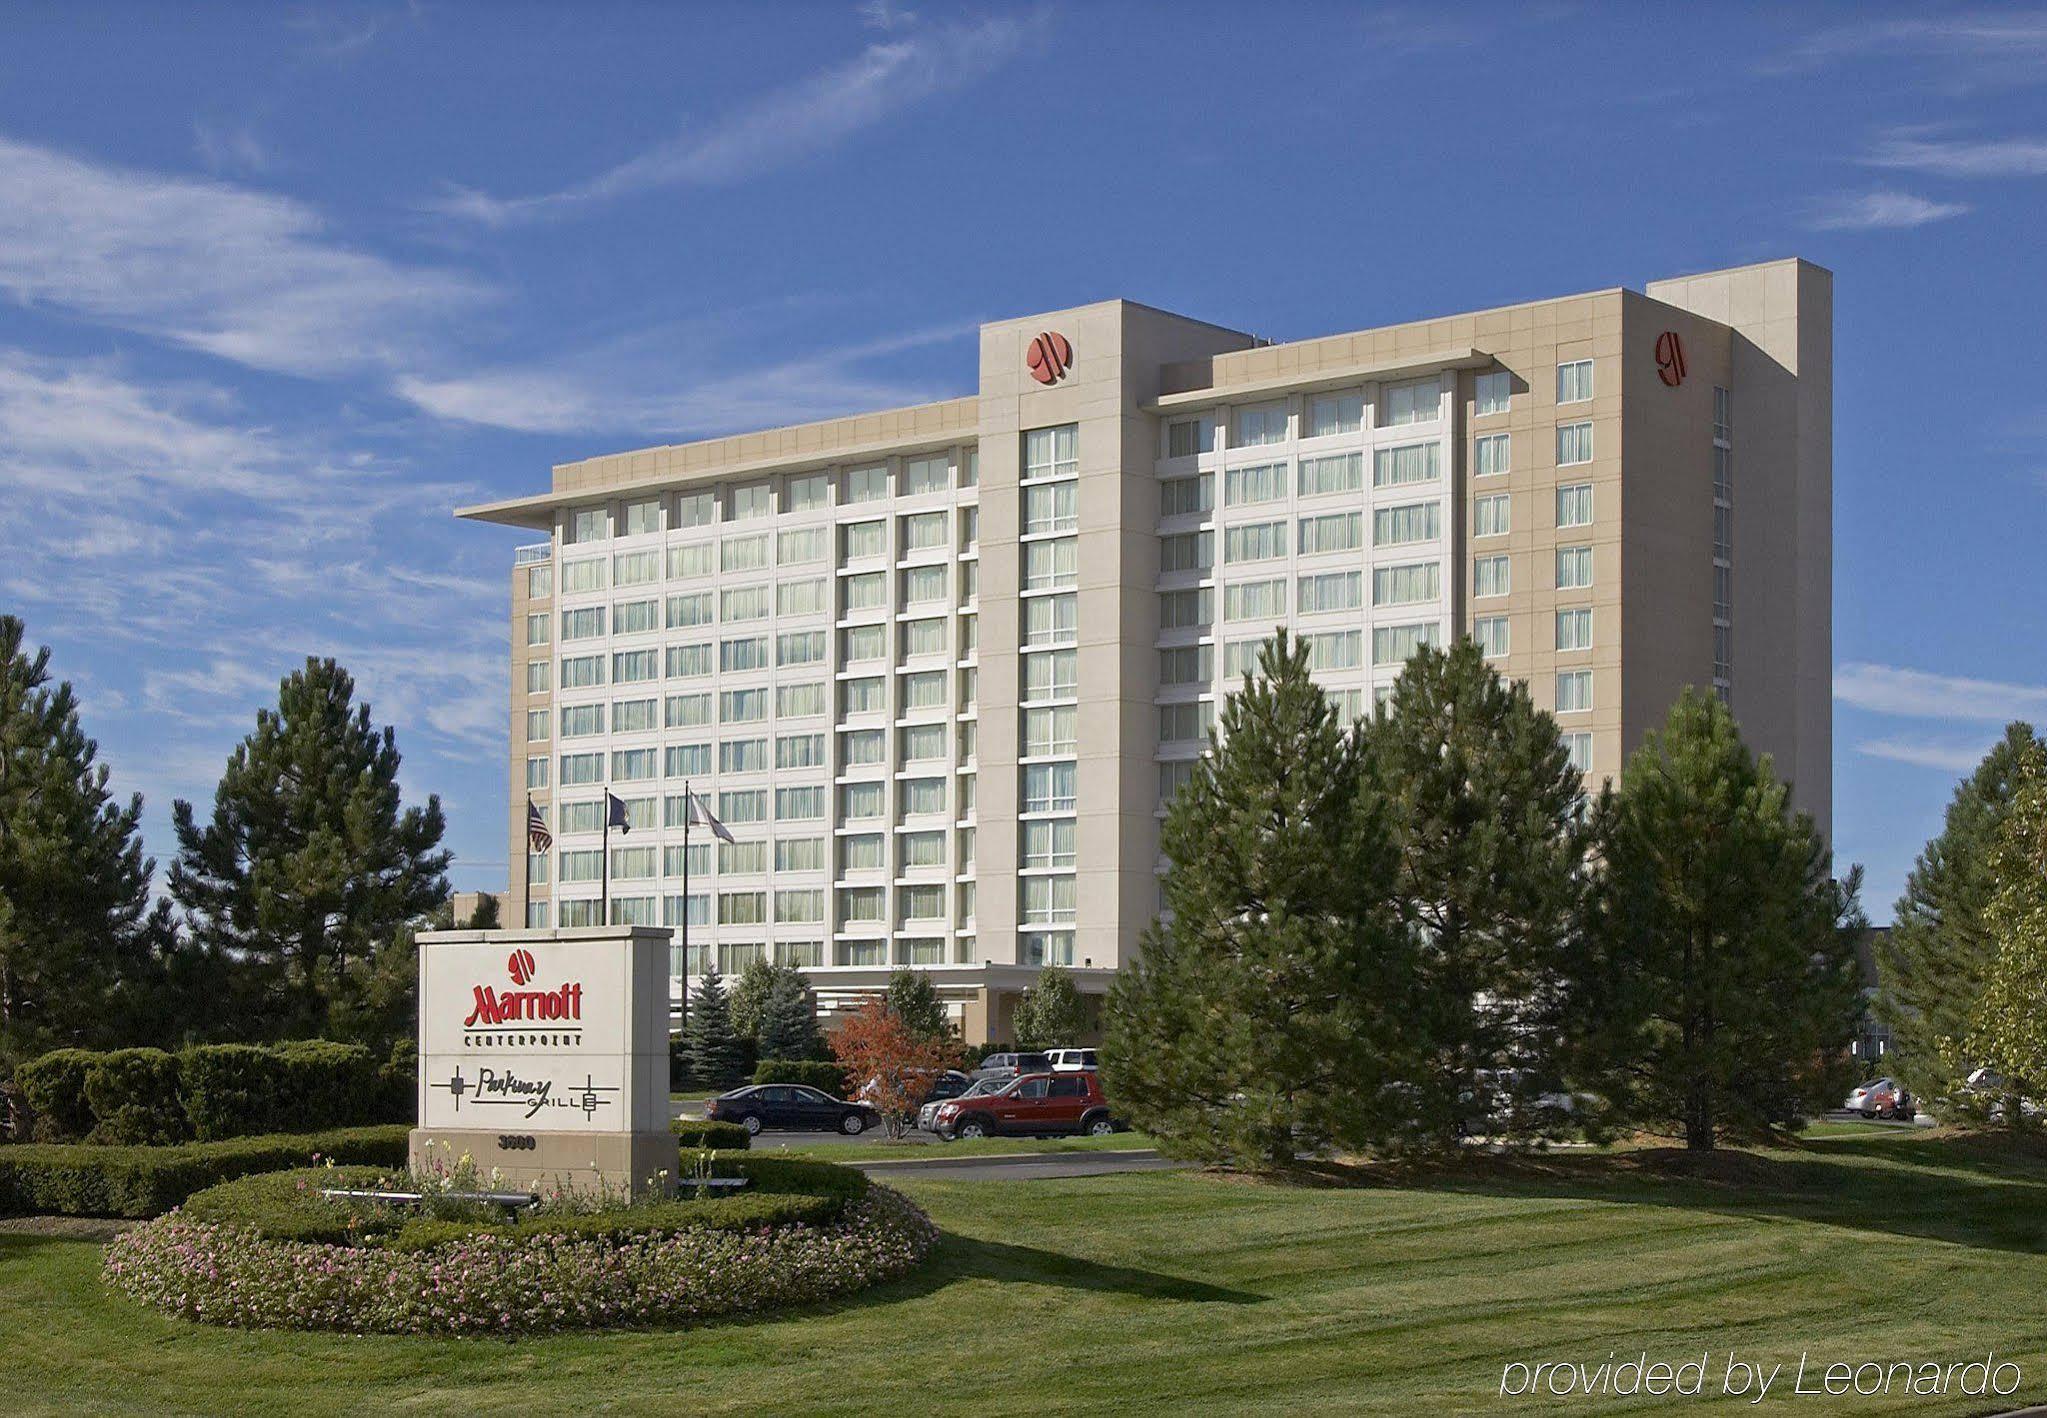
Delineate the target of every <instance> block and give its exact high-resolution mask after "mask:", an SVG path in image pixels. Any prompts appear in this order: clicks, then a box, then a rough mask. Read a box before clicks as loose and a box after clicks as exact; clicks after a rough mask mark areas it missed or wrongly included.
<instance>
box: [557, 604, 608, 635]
mask: <svg viewBox="0 0 2047 1418" xmlns="http://www.w3.org/2000/svg"><path fill="white" fill-rule="evenodd" d="M603 633H604V607H602V606H585V607H583V608H582V609H581V610H573V611H563V612H562V639H564V640H589V639H592V638H593V637H595V636H599V635H602V634H603Z"/></svg>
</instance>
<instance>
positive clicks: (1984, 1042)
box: [1944, 741, 2047, 1128]
mask: <svg viewBox="0 0 2047 1418" xmlns="http://www.w3.org/2000/svg"><path fill="white" fill-rule="evenodd" d="M2010 786H2011V795H2010V801H2009V803H2008V804H2007V807H2006V810H2005V812H2004V813H2003V816H2002V821H2001V823H2000V824H1999V829H1998V843H1997V848H1996V850H1995V851H1994V852H1993V853H1992V854H1991V868H1992V871H1993V873H1994V876H1995V881H1996V885H1995V888H1994V890H1993V891H1992V892H1991V896H1990V900H1989V902H1988V903H1987V904H1986V905H1985V907H1984V909H1983V915H1982V924H1983V931H1984V936H1985V938H1986V940H1987V942H1988V944H1989V945H1990V947H1991V950H1992V954H1991V958H1990V964H1989V968H1988V969H1987V970H1986V971H1985V972H1984V977H1983V988H1982V990H1981V991H1980V992H1979V993H1978V995H1977V997H1976V999H1975V1001H1974V1003H1973V1005H1972V1007H1971V1008H1970V1011H1969V1020H1968V1028H1967V1031H1966V1033H1965V1034H1964V1035H1963V1037H1961V1038H1960V1039H1956V1040H1953V1041H1951V1042H1950V1045H1949V1047H1948V1048H1947V1049H1945V1050H1944V1053H1945V1054H1946V1056H1947V1063H1948V1066H1949V1067H1950V1068H1951V1069H1952V1070H1953V1071H1954V1072H1956V1073H1960V1074H1962V1075H1963V1076H1965V1077H1966V1075H1967V1071H1969V1070H1972V1069H1975V1068H1978V1067H1981V1068H1986V1069H1988V1070H1990V1071H1991V1072H1992V1073H1993V1074H1995V1075H1997V1076H1998V1077H1999V1078H2000V1079H2002V1081H2003V1082H2002V1086H2001V1087H2000V1088H1998V1089H1997V1090H1996V1094H1995V1096H1996V1100H1997V1101H1998V1102H1999V1103H2000V1104H2001V1105H2002V1107H2003V1109H2004V1118H2005V1121H2006V1122H2007V1123H2009V1124H2010V1125H2011V1126H2012V1127H2014V1128H2017V1127H2020V1126H2022V1125H2023V1124H2024V1123H2025V1122H2026V1121H2027V1118H2026V1112H2025V1108H2024V1107H2023V1106H2022V1100H2035V1101H2036V1100H2038V1099H2040V1098H2043V1097H2047V747H2043V746H2042V745H2041V744H2040V743H2039V742H2038V741H2035V742H2032V743H2029V744H2026V745H2024V746H2023V748H2022V749H2021V750H2020V753H2019V756H2018V763H2017V765H2016V768H2015V770H2014V772H2013V773H2012V776H2011V784H2010Z"/></svg>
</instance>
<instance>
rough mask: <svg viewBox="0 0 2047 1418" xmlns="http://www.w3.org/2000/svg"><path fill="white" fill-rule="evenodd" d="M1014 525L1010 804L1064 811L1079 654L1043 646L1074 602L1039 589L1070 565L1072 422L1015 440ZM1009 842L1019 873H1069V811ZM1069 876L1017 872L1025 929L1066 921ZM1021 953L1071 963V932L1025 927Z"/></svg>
mask: <svg viewBox="0 0 2047 1418" xmlns="http://www.w3.org/2000/svg"><path fill="white" fill-rule="evenodd" d="M1022 451H1023V471H1022V481H1023V484H1024V486H1023V489H1022V498H1023V508H1022V511H1023V531H1024V535H1025V536H1026V537H1027V538H1029V537H1038V538H1039V540H1035V541H1030V540H1027V541H1026V542H1025V543H1024V545H1023V564H1022V566H1021V567H1020V568H1019V590H1020V591H1021V592H1022V593H1023V612H1022V616H1021V624H1020V626H1019V634H1020V638H1021V641H1022V646H1023V647H1024V648H1023V650H1022V654H1021V659H1022V661H1023V664H1022V671H1023V676H1022V677H1023V694H1022V698H1021V702H1022V704H1023V706H1024V707H1023V712H1022V714H1021V715H1020V716H1019V718H1020V722H1019V724H1018V736H1017V748H1018V756H1019V757H1020V758H1022V759H1023V760H1024V763H1023V766H1022V769H1021V787H1022V796H1021V800H1020V803H1019V807H1020V808H1021V810H1022V811H1023V812H1024V813H1025V814H1044V813H1060V814H1065V813H1071V812H1073V811H1074V810H1075V807H1076V805H1077V801H1078V787H1079V769H1078V766H1077V764H1076V763H1075V761H1074V754H1075V751H1076V748H1077V746H1078V745H1077V740H1078V732H1079V717H1080V715H1079V709H1078V707H1077V706H1075V705H1072V704H1069V703H1048V702H1047V701H1058V700H1071V699H1073V698H1074V697H1075V696H1076V695H1077V694H1078V693H1079V688H1080V685H1079V674H1080V657H1079V654H1078V652H1077V651H1074V650H1048V649H1043V648H1032V647H1042V646H1044V645H1045V644H1047V643H1048V642H1050V643H1058V642H1061V641H1068V640H1071V639H1073V638H1074V637H1075V635H1076V633H1077V631H1078V628H1079V602H1078V600H1077V598H1076V597H1075V596H1073V595H1071V594H1067V593H1059V594H1049V595H1048V594H1044V593H1045V592H1047V591H1048V590H1052V589H1054V588H1059V587H1066V586H1071V585H1073V584H1074V581H1075V578H1076V573H1077V570H1078V566H1079V550H1080V549H1079V542H1078V541H1077V540H1076V539H1075V538H1074V537H1073V536H1071V535H1064V536H1058V535H1054V536H1045V535H1044V534H1047V533H1055V534H1056V533H1071V532H1072V531H1074V530H1075V528H1076V527H1077V526H1078V524H1079V517H1078V512H1079V493H1080V481H1079V477H1080V429H1079V427H1078V425H1075V424H1064V425H1061V426H1059V427H1055V428H1042V429H1032V430H1030V431H1028V432H1026V433H1025V434H1024V436H1023V450H1022ZM1021 827H1022V832H1021V834H1020V837H1019V840H1018V843H1017V864H1018V867H1019V869H1020V870H1022V871H1026V872H1031V871H1047V870H1051V871H1056V872H1069V873H1070V872H1071V871H1072V870H1073V868H1074V865H1075V862H1076V853H1075V844H1076V836H1077V834H1076V830H1075V823H1074V819H1073V818H1071V817H1066V816H1060V817H1050V818H1047V817H1039V818H1037V819H1035V820H1032V819H1030V818H1027V819H1026V820H1025V821H1024V822H1023V823H1022V824H1021ZM1077 890H1078V888H1077V886H1076V881H1075V878H1074V877H1073V876H1071V875H1052V876H1027V877H1024V878H1022V880H1021V886H1020V893H1021V902H1020V905H1021V914H1020V916H1019V921H1020V923H1021V924H1023V925H1025V926H1038V927H1043V926H1062V925H1071V924H1072V922H1073V919H1074V914H1075V911H1074V905H1075V900H1076V897H1077ZM1022 945H1023V950H1022V952H1021V953H1022V955H1023V956H1024V958H1025V960H1026V962H1027V963H1028V962H1029V960H1030V957H1031V956H1032V955H1036V956H1037V957H1039V963H1047V962H1057V963H1063V964H1071V963H1072V958H1073V938H1072V936H1070V935H1065V934H1052V933H1046V932H1043V931H1039V932H1033V933H1028V934H1026V935H1025V937H1024V938H1023V941H1022Z"/></svg>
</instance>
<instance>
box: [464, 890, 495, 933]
mask: <svg viewBox="0 0 2047 1418" xmlns="http://www.w3.org/2000/svg"><path fill="white" fill-rule="evenodd" d="M500 925H501V919H500V917H499V914H498V898H497V895H496V893H494V892H488V891H487V892H485V893H484V894H483V895H482V896H481V897H479V898H478V899H477V902H476V909H475V910H474V911H472V912H470V913H469V921H468V923H467V924H466V925H465V926H463V929H464V930H470V931H494V930H497V929H499V928H500Z"/></svg>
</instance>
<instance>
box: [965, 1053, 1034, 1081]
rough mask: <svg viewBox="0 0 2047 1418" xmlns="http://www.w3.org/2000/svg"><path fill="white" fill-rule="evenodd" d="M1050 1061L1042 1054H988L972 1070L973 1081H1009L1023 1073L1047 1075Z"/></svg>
mask: <svg viewBox="0 0 2047 1418" xmlns="http://www.w3.org/2000/svg"><path fill="white" fill-rule="evenodd" d="M1051 1069H1052V1060H1051V1059H1049V1058H1047V1057H1046V1056H1045V1055H1044V1054H990V1055H988V1057H987V1058H985V1059H982V1060H981V1066H980V1067H979V1068H977V1069H975V1070H974V1081H975V1082H976V1083H978V1082H980V1081H981V1080H982V1079H984V1078H994V1079H1011V1078H1015V1077H1017V1076H1018V1075H1019V1074H1025V1073H1049V1072H1050V1071H1051Z"/></svg>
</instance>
